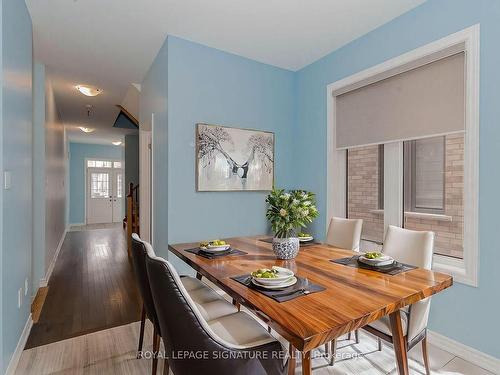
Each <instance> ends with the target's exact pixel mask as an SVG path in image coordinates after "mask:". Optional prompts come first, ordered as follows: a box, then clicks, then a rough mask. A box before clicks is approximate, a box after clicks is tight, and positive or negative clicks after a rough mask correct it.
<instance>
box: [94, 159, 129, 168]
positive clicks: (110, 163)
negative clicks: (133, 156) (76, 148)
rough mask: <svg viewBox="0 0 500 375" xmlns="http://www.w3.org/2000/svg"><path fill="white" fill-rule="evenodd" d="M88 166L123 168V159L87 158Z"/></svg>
mask: <svg viewBox="0 0 500 375" xmlns="http://www.w3.org/2000/svg"><path fill="white" fill-rule="evenodd" d="M87 168H116V169H120V168H122V162H121V161H109V160H87Z"/></svg>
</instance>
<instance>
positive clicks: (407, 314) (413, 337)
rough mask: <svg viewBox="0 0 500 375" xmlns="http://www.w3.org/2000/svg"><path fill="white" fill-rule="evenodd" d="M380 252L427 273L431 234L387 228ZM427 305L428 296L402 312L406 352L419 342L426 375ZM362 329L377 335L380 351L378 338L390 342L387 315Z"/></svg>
mask: <svg viewBox="0 0 500 375" xmlns="http://www.w3.org/2000/svg"><path fill="white" fill-rule="evenodd" d="M382 251H383V253H384V254H386V255H389V256H391V257H393V258H394V259H396V260H397V261H399V262H402V263H406V264H411V265H413V266H417V267H420V268H424V269H428V270H430V269H431V268H432V254H433V251H434V232H428V231H414V230H409V229H403V228H399V227H395V226H392V225H389V227H388V228H387V232H386V235H385V240H384V245H383V249H382ZM430 305H431V298H430V297H429V298H426V299H423V300H421V301H419V302H416V303H414V304H412V305H410V306H409V307H407V308H405V309H403V310H401V323H402V327H403V332H404V334H405V343H406V350H407V351H409V350H410V349H411V348H413V347H414V346H415V345H416V344H418V343H419V342H421V343H422V354H423V359H424V365H425V371H426V374H427V375H430V370H429V358H428V354H427V322H428V320H429V310H430ZM363 329H365V330H366V331H368V332H370V333H372V334H374V335H375V336H377V338H378V346H379V350H382V342H381V339H382V340H384V341H387V342H390V343H392V331H391V324H390V321H389V316H387V315H386V316H384V317H383V318H381V319H379V320H377V321H375V322H372V323H370V324H369V325H367V326H365V327H363Z"/></svg>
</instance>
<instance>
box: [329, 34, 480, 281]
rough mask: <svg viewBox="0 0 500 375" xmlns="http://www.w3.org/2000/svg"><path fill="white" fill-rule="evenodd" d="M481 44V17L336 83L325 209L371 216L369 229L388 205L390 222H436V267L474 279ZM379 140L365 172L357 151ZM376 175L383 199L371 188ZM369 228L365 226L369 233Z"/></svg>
mask: <svg viewBox="0 0 500 375" xmlns="http://www.w3.org/2000/svg"><path fill="white" fill-rule="evenodd" d="M478 42H479V26H478V25H475V26H472V27H470V28H467V29H465V30H462V31H459V32H457V33H455V34H453V35H450V36H449V37H445V38H442V39H440V40H439V41H436V42H433V43H431V44H428V45H426V46H423V47H420V48H418V49H416V50H414V51H411V53H408V54H405V55H402V56H398V57H396V58H393V59H391V60H388V61H385V62H383V63H382V64H380V65H377V66H376V67H372V68H369V69H367V70H365V71H362V72H359V73H356V74H354V75H352V76H350V77H346V78H343V79H342V80H339V81H337V82H334V83H332V84H330V85H328V96H327V121H328V128H327V135H328V144H327V145H328V147H327V150H328V160H327V163H328V164H327V165H328V169H327V171H328V175H327V181H328V196H327V208H328V212H327V215H326V216H327V217H331V216H344V217H359V218H363V220H364V221H365V222H364V226H368V227H369V228H370V227H373V218H372V217H370V215H369V214H368V213H374V212H380V213H382V214H381V217H380V219H379V221H378V222H379V223H380V222H381V221H383V226H384V228H385V227H386V226H387V225H397V226H404V227H406V228H409V229H414V230H431V231H433V232H434V233H435V235H436V236H435V243H434V245H435V246H434V257H433V269H434V270H437V271H442V272H446V273H449V274H452V275H453V276H454V279H455V281H457V282H462V283H465V284H469V285H472V286H477V283H478V264H479V233H478V193H479V188H478V186H479V172H478V171H479V148H478V145H479V82H480V80H479V57H480V55H479V43H478ZM332 97H333V99H332ZM374 144H384V151H383V154H379V155H378V157H377V158H376V160H377V162H376V164H378V165H379V170H378V172H373V173H371V174H364V171H365V170H364V169H363V167H361V168H359V169H358V168H355V167H353V165H354V164H355V163H356V162H357V161H358V160H357V158H358V157H359V155H356V152H358V151H359V150H360V149H362V148H366V147H374V146H363V145H374ZM365 151H366V150H365ZM373 152H374V150H373ZM373 155H374V154H373ZM373 157H375V156H373ZM372 176H377V177H378V183H375V186H377V191H378V197H375V198H372V197H371V196H370V195H369V194H368V191H369V190H370V189H371V190H370V191H371V193H373V192H374V189H373V185H374V183H373V181H374V179H373V178H372ZM382 181H383V183H382ZM382 185H383V186H382ZM363 189H364V190H363ZM363 195H366V196H367V199H365V200H361V201H358V198H359V197H361V196H363ZM376 201H378V205H376V204H374V203H373V202H376ZM369 202H371V203H369ZM375 206H376V207H377V209H373V207H375ZM382 208H383V209H382ZM369 232H370V231H369V230H368V229H365V228H364V230H363V234H362V235H363V238H365V239H366V238H367V237H368V233H369Z"/></svg>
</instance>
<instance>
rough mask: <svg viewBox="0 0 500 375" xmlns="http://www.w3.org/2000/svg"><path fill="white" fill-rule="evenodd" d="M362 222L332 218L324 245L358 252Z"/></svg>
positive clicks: (359, 220)
mask: <svg viewBox="0 0 500 375" xmlns="http://www.w3.org/2000/svg"><path fill="white" fill-rule="evenodd" d="M362 229H363V220H361V219H345V218H341V217H332V219H331V220H330V225H329V226H328V233H327V235H326V243H327V244H328V245H331V246H335V247H338V248H341V249H346V250H354V251H359V243H360V241H361V230H362Z"/></svg>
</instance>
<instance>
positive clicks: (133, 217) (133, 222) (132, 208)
mask: <svg viewBox="0 0 500 375" xmlns="http://www.w3.org/2000/svg"><path fill="white" fill-rule="evenodd" d="M125 220H126V223H127V253H128V256H129V258H130V257H131V255H132V233H137V234H138V235H140V231H139V185H134V184H133V183H132V182H131V183H130V185H129V190H128V195H127V216H126V218H125Z"/></svg>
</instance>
